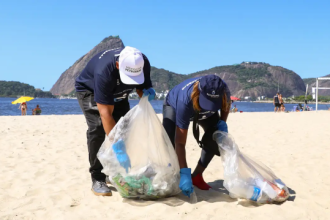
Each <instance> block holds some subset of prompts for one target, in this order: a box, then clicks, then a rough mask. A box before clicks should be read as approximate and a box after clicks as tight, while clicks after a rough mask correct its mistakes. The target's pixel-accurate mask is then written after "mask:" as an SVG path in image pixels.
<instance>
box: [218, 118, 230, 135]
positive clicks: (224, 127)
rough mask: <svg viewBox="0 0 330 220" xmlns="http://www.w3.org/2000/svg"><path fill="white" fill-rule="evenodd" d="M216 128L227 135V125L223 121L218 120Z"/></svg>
mask: <svg viewBox="0 0 330 220" xmlns="http://www.w3.org/2000/svg"><path fill="white" fill-rule="evenodd" d="M217 128H218V130H219V131H223V132H226V133H228V126H227V123H226V122H225V121H222V120H220V121H219V122H218V124H217Z"/></svg>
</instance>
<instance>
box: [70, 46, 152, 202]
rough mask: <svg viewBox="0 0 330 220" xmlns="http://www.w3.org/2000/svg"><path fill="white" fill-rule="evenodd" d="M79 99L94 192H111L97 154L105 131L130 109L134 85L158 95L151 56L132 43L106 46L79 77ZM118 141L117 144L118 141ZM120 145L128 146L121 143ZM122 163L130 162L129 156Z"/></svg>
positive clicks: (143, 93)
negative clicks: (151, 68)
mask: <svg viewBox="0 0 330 220" xmlns="http://www.w3.org/2000/svg"><path fill="white" fill-rule="evenodd" d="M75 87H76V94H77V99H78V102H79V105H80V108H81V110H82V112H83V113H84V116H85V118H86V122H87V125H88V130H87V145H88V153H89V163H90V168H89V171H90V173H91V178H92V192H93V193H94V194H95V195H100V196H111V195H112V193H111V190H110V188H109V187H108V186H107V184H106V176H105V174H104V173H102V172H101V171H102V169H103V167H102V164H101V163H100V161H99V160H98V158H97V152H98V151H99V149H100V147H101V145H102V143H103V141H104V139H105V137H106V135H109V133H110V131H111V130H112V128H113V127H114V126H115V125H116V123H117V122H118V120H119V119H120V118H121V117H123V116H124V115H125V114H126V113H127V112H128V111H129V110H130V106H129V102H128V95H129V93H130V92H132V91H133V89H136V92H137V94H138V95H139V96H140V97H142V96H148V100H149V101H150V100H152V99H154V98H155V90H154V89H153V88H152V84H151V79H150V63H149V60H148V58H147V57H146V56H145V55H144V54H142V53H141V52H140V51H139V50H138V49H136V48H133V47H128V46H127V47H125V48H117V49H113V50H106V51H102V52H100V53H98V54H96V55H95V56H94V57H93V58H92V59H91V60H90V61H89V62H88V64H87V66H86V67H85V68H84V70H83V71H82V72H81V73H80V75H79V76H78V77H77V78H76V82H75ZM116 144H117V143H115V144H114V145H116ZM117 145H118V149H119V150H120V149H121V148H123V147H125V146H124V145H123V143H118V144H117ZM122 159H123V160H124V161H122V162H123V164H125V166H127V167H126V168H128V166H130V163H129V159H128V158H126V157H125V158H122Z"/></svg>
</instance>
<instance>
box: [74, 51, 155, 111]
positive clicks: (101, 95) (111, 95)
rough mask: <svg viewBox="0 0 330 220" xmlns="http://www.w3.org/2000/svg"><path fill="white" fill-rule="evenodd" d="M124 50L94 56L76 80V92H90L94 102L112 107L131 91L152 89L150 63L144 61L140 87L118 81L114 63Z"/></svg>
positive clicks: (144, 57)
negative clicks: (142, 80)
mask: <svg viewBox="0 0 330 220" xmlns="http://www.w3.org/2000/svg"><path fill="white" fill-rule="evenodd" d="M123 49H124V48H117V49H112V50H106V51H102V52H100V53H98V54H96V55H95V56H94V57H93V58H92V59H91V60H90V61H89V62H88V63H87V65H86V67H85V68H84V69H83V71H82V72H81V73H80V75H79V76H78V77H77V78H76V82H75V88H76V91H77V92H83V91H91V92H93V93H94V101H95V102H97V103H99V104H105V105H114V103H115V102H118V101H122V100H124V99H126V98H127V97H128V94H129V93H130V92H132V91H133V89H135V88H136V89H140V90H143V89H148V88H150V87H152V84H151V80H150V63H149V60H148V58H147V57H146V56H145V55H144V54H142V55H143V59H144V67H143V72H144V83H143V84H141V85H127V84H123V83H122V81H121V80H120V76H119V70H118V69H117V68H116V61H118V57H119V54H120V52H121V51H122V50H123Z"/></svg>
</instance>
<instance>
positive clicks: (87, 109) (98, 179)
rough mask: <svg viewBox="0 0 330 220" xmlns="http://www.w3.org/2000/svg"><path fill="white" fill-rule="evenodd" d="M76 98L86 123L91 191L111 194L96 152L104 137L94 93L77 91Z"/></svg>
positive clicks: (97, 193) (105, 194) (96, 193)
mask: <svg viewBox="0 0 330 220" xmlns="http://www.w3.org/2000/svg"><path fill="white" fill-rule="evenodd" d="M77 99H78V102H79V105H80V108H81V110H82V111H83V113H84V116H85V118H86V122H87V125H88V130H87V133H86V135H87V146H88V154H89V163H90V168H89V172H90V173H91V177H92V181H93V186H92V191H93V193H94V194H95V195H102V196H111V195H112V194H111V190H110V189H109V187H108V186H107V185H106V184H105V174H104V173H102V172H101V171H102V169H103V167H102V164H101V163H100V161H99V160H98V158H97V153H98V151H99V149H100V147H101V145H102V143H103V142H104V139H105V132H104V129H103V125H102V121H101V118H100V114H99V112H98V109H97V106H96V103H95V102H94V94H93V93H91V92H77Z"/></svg>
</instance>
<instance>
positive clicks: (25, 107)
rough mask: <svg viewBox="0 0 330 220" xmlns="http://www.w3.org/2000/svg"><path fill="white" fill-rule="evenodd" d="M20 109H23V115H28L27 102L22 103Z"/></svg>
mask: <svg viewBox="0 0 330 220" xmlns="http://www.w3.org/2000/svg"><path fill="white" fill-rule="evenodd" d="M18 109H21V114H22V115H26V111H27V104H26V102H22V103H21V104H20V105H19V107H18Z"/></svg>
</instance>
